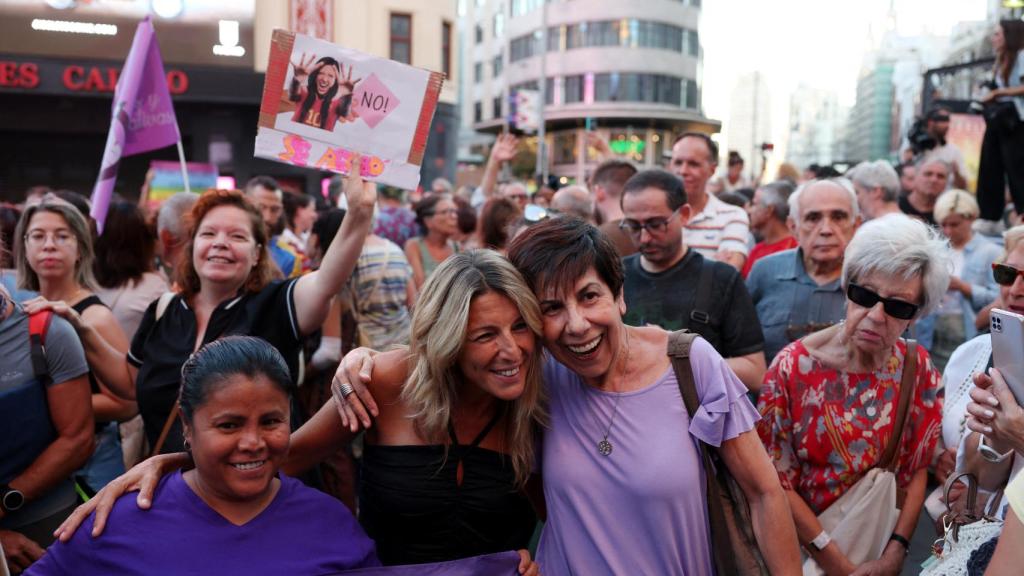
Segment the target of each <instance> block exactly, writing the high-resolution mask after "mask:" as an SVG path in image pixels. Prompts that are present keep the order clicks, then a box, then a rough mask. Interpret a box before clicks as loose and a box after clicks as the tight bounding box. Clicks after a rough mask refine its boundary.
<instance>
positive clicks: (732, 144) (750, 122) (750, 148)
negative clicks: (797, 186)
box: [719, 72, 772, 181]
mask: <svg viewBox="0 0 1024 576" xmlns="http://www.w3.org/2000/svg"><path fill="white" fill-rule="evenodd" d="M771 114H772V101H771V91H770V90H769V88H768V83H767V81H766V79H765V76H764V74H762V73H760V72H751V73H749V74H743V75H742V76H740V77H739V78H738V79H737V80H736V85H735V86H734V87H733V90H732V96H731V97H730V99H729V121H728V123H727V124H726V139H725V146H724V147H723V149H722V150H721V152H722V157H721V158H719V165H721V166H723V167H724V166H725V165H726V161H727V160H728V151H729V150H735V151H736V152H739V154H740V156H742V157H743V159H744V161H745V162H744V176H746V177H748V178H750V180H751V181H756V180H759V176H760V173H761V170H762V169H763V168H764V160H763V155H762V150H761V145H762V144H765V143H770V142H771V140H772V117H771Z"/></svg>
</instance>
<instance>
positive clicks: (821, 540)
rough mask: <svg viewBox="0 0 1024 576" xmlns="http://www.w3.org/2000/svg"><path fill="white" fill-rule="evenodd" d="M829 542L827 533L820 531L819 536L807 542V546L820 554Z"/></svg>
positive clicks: (830, 539) (829, 538)
mask: <svg viewBox="0 0 1024 576" xmlns="http://www.w3.org/2000/svg"><path fill="white" fill-rule="evenodd" d="M831 542H832V537H831V536H829V535H828V532H825V531H824V530H822V531H821V534H818V535H817V536H815V537H814V540H811V541H810V542H808V543H807V545H808V546H810V547H811V548H813V549H814V550H815V551H816V552H821V551H822V550H824V549H825V548H827V547H828V545H829V544H830V543H831Z"/></svg>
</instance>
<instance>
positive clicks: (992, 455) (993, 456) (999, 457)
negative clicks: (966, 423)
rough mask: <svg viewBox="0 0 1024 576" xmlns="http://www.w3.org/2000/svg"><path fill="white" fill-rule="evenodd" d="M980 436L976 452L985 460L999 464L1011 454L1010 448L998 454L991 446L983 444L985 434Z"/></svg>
mask: <svg viewBox="0 0 1024 576" xmlns="http://www.w3.org/2000/svg"><path fill="white" fill-rule="evenodd" d="M980 436H981V438H979V439H978V454H980V455H981V457H982V458H984V459H985V460H987V461H989V462H991V463H993V464H999V463H1000V462H1002V461H1003V460H1006V459H1007V458H1009V457H1010V455H1011V454H1013V449H1012V448H1011V449H1009V450H1007V451H1006V453H1005V454H1000V453H999V452H996V451H995V450H994V449H993V448H992V447H991V446H987V445H985V435H984V434H981V435H980Z"/></svg>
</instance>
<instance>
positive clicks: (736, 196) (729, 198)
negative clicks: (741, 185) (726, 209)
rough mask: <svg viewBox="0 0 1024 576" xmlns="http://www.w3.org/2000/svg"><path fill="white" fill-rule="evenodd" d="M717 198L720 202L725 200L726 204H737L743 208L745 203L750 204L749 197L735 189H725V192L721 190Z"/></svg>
mask: <svg viewBox="0 0 1024 576" xmlns="http://www.w3.org/2000/svg"><path fill="white" fill-rule="evenodd" d="M718 199H719V200H721V201H722V202H725V203H726V204H732V205H733V206H738V207H740V208H743V207H745V206H746V205H747V204H750V198H747V197H746V196H745V195H743V194H740V193H739V192H737V191H736V190H727V191H725V192H722V193H721V194H719V195H718Z"/></svg>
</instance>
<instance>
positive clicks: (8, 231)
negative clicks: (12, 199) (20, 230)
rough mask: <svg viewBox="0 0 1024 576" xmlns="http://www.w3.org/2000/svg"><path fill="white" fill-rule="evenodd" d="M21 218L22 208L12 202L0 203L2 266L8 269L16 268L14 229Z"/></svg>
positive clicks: (0, 253) (0, 263)
mask: <svg viewBox="0 0 1024 576" xmlns="http://www.w3.org/2000/svg"><path fill="white" fill-rule="evenodd" d="M20 218H21V210H18V207H17V206H11V205H10V204H3V205H0V268H3V269H4V270H8V269H11V268H14V253H13V252H11V247H12V246H14V229H15V227H17V226H18V220H19V219H20Z"/></svg>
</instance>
